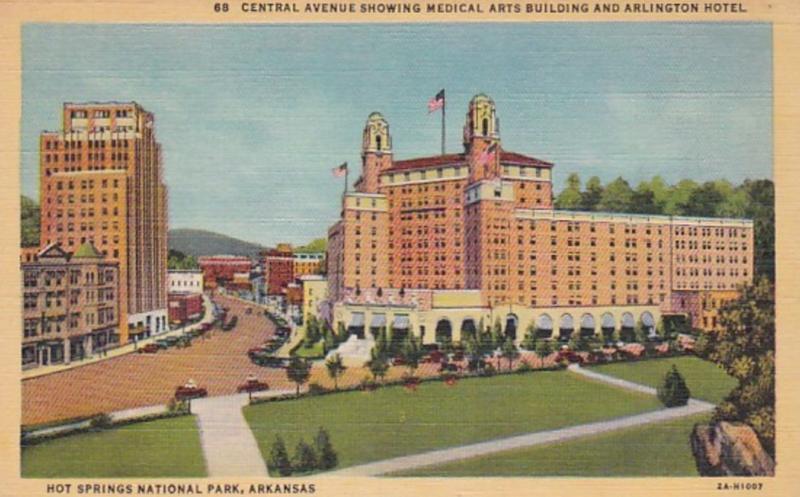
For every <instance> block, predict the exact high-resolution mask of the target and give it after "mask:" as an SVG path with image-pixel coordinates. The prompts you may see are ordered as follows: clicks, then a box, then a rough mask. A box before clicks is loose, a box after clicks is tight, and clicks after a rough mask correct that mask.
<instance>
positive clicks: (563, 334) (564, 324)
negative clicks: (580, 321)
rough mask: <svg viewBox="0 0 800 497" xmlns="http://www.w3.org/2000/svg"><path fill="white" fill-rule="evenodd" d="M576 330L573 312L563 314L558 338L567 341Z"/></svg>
mask: <svg viewBox="0 0 800 497" xmlns="http://www.w3.org/2000/svg"><path fill="white" fill-rule="evenodd" d="M574 331H575V321H574V320H573V319H572V315H571V314H563V315H562V316H561V324H559V326H558V339H559V340H561V341H562V342H566V341H567V340H569V339H570V337H571V336H572V332H574Z"/></svg>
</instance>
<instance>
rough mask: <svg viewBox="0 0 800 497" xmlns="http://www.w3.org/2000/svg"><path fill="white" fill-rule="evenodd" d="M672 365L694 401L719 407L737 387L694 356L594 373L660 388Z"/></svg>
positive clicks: (606, 366) (616, 366)
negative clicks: (700, 400) (684, 381)
mask: <svg viewBox="0 0 800 497" xmlns="http://www.w3.org/2000/svg"><path fill="white" fill-rule="evenodd" d="M673 364H674V365H676V366H677V367H678V371H680V373H681V374H682V375H683V377H684V379H685V380H686V384H687V385H688V387H689V390H690V391H691V394H692V397H694V398H696V399H702V400H706V401H708V402H713V403H715V404H719V403H720V402H721V401H722V399H724V398H725V396H726V395H728V393H729V392H730V391H731V390H733V388H734V387H736V380H735V379H734V378H732V377H730V376H728V374H727V373H725V371H723V370H722V369H720V368H719V367H718V366H717V365H716V364H714V363H712V362H708V361H704V360H702V359H699V358H697V357H694V356H683V357H669V358H665V359H650V360H646V361H638V362H620V363H616V364H603V365H601V366H594V367H592V369H594V370H595V371H597V372H598V373H604V374H607V375H611V376H616V377H617V378H622V379H624V380H628V381H632V382H634V383H641V384H642V385H649V386H651V387H656V388H657V387H658V386H659V385H661V383H662V382H663V380H664V375H665V374H666V373H667V371H669V369H670V368H671V367H672V365H673Z"/></svg>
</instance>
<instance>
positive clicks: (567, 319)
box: [561, 314, 575, 330]
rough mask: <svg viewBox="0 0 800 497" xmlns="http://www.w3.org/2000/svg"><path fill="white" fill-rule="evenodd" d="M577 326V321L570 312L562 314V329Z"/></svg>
mask: <svg viewBox="0 0 800 497" xmlns="http://www.w3.org/2000/svg"><path fill="white" fill-rule="evenodd" d="M574 328H575V323H574V322H573V320H572V316H571V315H570V314H564V315H563V316H561V329H562V330H571V329H574Z"/></svg>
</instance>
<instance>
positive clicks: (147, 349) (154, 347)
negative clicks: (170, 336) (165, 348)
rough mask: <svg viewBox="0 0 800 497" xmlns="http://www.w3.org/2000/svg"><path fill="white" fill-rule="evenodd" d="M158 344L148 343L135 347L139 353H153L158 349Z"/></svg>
mask: <svg viewBox="0 0 800 497" xmlns="http://www.w3.org/2000/svg"><path fill="white" fill-rule="evenodd" d="M159 348H160V347H159V346H158V345H156V344H154V343H148V344H147V345H145V346H143V347H140V348H139V349H137V351H136V352H138V353H140V354H155V353H156V352H158V350H159Z"/></svg>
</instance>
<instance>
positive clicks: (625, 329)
mask: <svg viewBox="0 0 800 497" xmlns="http://www.w3.org/2000/svg"><path fill="white" fill-rule="evenodd" d="M635 327H636V321H635V320H634V319H633V314H631V313H630V312H626V313H625V314H623V315H622V327H621V328H620V330H619V337H620V338H621V339H622V341H623V342H633V341H634V340H635V339H636V330H635Z"/></svg>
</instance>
